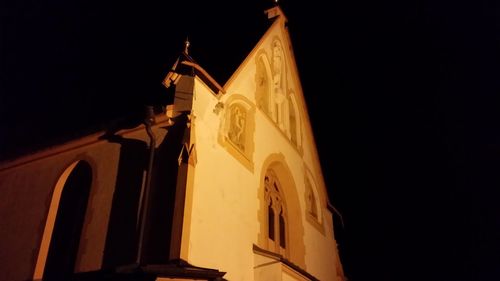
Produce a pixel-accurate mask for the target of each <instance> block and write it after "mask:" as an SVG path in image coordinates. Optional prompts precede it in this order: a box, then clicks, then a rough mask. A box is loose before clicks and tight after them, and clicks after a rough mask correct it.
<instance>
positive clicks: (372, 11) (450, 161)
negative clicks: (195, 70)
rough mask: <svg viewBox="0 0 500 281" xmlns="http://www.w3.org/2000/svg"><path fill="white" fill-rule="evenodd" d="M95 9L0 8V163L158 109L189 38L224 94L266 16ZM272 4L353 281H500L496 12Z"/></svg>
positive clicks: (207, 8)
mask: <svg viewBox="0 0 500 281" xmlns="http://www.w3.org/2000/svg"><path fill="white" fill-rule="evenodd" d="M103 2H104V1H80V0H78V1H62V0H61V1H56V0H50V1H44V2H42V1H12V3H8V4H7V3H4V4H2V5H3V7H1V8H0V15H1V26H0V28H1V30H0V51H1V56H0V83H1V84H0V117H1V118H0V129H1V130H0V156H1V157H0V158H6V157H9V156H11V155H14V154H16V153H18V152H21V151H27V150H28V149H29V148H37V147H40V146H43V145H46V144H48V143H51V142H53V141H54V140H66V139H68V138H72V137H75V136H78V135H81V134H83V133H85V132H88V131H92V130H95V129H96V128H98V127H99V126H104V125H105V122H104V123H103V122H102V121H101V120H108V121H109V120H114V119H116V118H118V117H119V116H122V115H123V114H124V113H127V112H136V111H137V110H141V107H140V106H138V105H142V104H146V103H150V102H152V101H158V100H161V99H163V98H164V97H163V96H162V93H164V92H163V91H164V90H163V88H162V86H161V84H160V82H161V79H162V78H163V76H164V75H165V73H166V71H167V69H168V68H169V67H170V66H171V64H172V63H173V62H174V61H175V59H176V56H177V55H178V54H179V52H180V51H181V49H182V42H183V41H184V39H185V37H186V36H189V38H190V41H191V43H192V45H191V46H192V47H191V54H192V56H193V57H194V58H195V59H196V60H197V61H198V62H199V63H200V64H201V65H202V66H203V67H204V68H205V69H207V70H208V72H210V73H211V74H213V76H215V78H216V79H219V80H223V79H224V78H225V77H226V76H227V75H228V74H229V73H227V70H226V69H224V68H223V66H226V65H231V66H233V67H234V69H235V68H236V67H237V65H238V64H239V63H240V62H241V61H242V60H243V58H244V57H245V56H246V55H247V54H248V52H249V51H250V50H251V48H252V47H253V46H254V44H255V43H256V42H257V40H258V39H259V37H260V36H261V35H262V34H263V31H264V29H265V27H266V19H265V16H264V14H263V10H264V9H265V8H267V7H269V6H271V3H270V2H271V1H217V2H210V1H203V2H201V3H196V2H190V1H185V2H182V3H168V2H169V1H153V2H149V3H142V2H138V1H133V2H127V1H106V2H105V3H103ZM281 3H282V4H281V5H282V7H283V9H284V10H285V12H286V13H287V16H288V19H289V28H290V33H291V37H292V40H293V43H294V50H295V56H296V59H297V62H298V66H299V71H300V75H301V78H302V82H303V88H304V95H305V97H306V101H307V103H308V106H309V113H310V117H311V120H312V122H313V129H314V133H315V137H316V142H317V144H318V149H319V152H320V157H321V162H322V164H323V172H324V176H325V179H326V182H327V185H328V188H329V191H330V197H331V201H332V203H333V204H334V205H335V206H336V207H337V208H338V209H339V211H341V213H342V215H343V218H344V223H345V228H344V229H343V230H341V229H337V230H336V231H337V233H338V234H339V237H338V240H339V243H340V245H339V248H340V251H341V257H342V259H343V263H344V266H345V270H346V274H347V276H348V277H349V278H350V279H351V280H440V281H445V280H481V281H484V280H500V239H499V237H500V215H499V214H500V207H499V206H498V205H499V204H498V203H497V202H498V198H499V196H498V195H499V192H498V191H497V190H498V189H499V188H500V173H499V171H500V133H499V120H500V118H499V117H500V116H499V115H500V114H499V107H500V98H499V93H500V91H499V90H500V89H499V81H500V79H499V77H500V68H499V65H500V56H499V50H500V46H499V45H500V44H499V39H500V37H499V34H500V33H499V32H500V30H499V28H500V17H499V15H500V14H499V13H500V10H499V9H500V7H499V5H498V4H497V3H495V2H493V1H492V2H490V3H488V2H475V3H474V4H473V5H472V4H470V3H461V2H459V1H449V2H443V1H362V0H358V1H332V2H329V3H328V7H327V6H325V5H326V4H325V3H321V2H319V1H316V2H314V1H301V2H300V3H299V1H282V2H281ZM234 69H233V70H234Z"/></svg>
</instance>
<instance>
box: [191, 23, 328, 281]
mask: <svg viewBox="0 0 500 281" xmlns="http://www.w3.org/2000/svg"><path fill="white" fill-rule="evenodd" d="M283 32H284V30H283V29H281V26H280V25H279V24H275V25H273V27H272V29H271V30H270V31H268V33H267V35H266V37H265V39H264V40H263V41H261V42H260V43H259V45H258V46H257V49H256V50H254V51H252V53H251V54H250V56H249V57H248V58H247V60H245V62H244V63H243V64H242V66H241V67H240V68H239V69H238V70H237V74H236V75H235V76H233V77H232V78H231V80H230V81H229V82H228V84H226V86H225V89H226V94H225V95H224V96H222V97H221V98H220V100H218V99H217V98H216V97H215V96H214V95H213V94H212V93H211V92H210V90H209V89H208V87H206V86H205V85H204V83H203V82H202V81H201V80H199V79H197V80H196V84H195V100H194V105H193V138H192V141H193V142H194V143H195V146H196V154H197V164H196V166H195V169H194V183H193V198H192V200H193V201H192V210H191V221H190V232H189V233H190V234H189V235H190V237H189V250H188V261H189V262H190V263H192V264H194V265H197V266H203V267H211V268H216V269H219V270H221V271H227V274H226V276H225V278H226V279H228V280H254V277H255V275H254V254H253V251H252V244H257V238H258V233H259V231H260V225H259V222H258V217H257V215H258V209H259V208H260V207H259V201H258V194H257V192H258V188H259V185H260V180H261V179H262V177H263V175H262V174H261V172H262V169H263V167H262V165H263V163H264V161H265V160H266V159H267V158H268V156H269V155H271V154H276V153H279V154H282V155H284V156H285V162H286V165H287V166H288V168H289V169H290V171H291V172H292V175H293V181H294V182H295V185H296V188H297V193H298V196H299V202H300V205H301V206H300V208H301V210H304V211H303V212H302V214H303V215H302V217H301V218H300V219H301V220H302V224H303V226H304V244H305V247H306V256H305V263H306V268H304V269H305V270H307V271H308V272H309V273H311V274H313V275H314V276H315V277H317V278H319V279H320V280H336V269H335V263H336V260H335V259H336V258H335V257H336V255H335V251H336V247H335V240H334V239H333V233H332V231H333V230H332V229H333V226H332V221H331V213H330V212H329V211H328V210H327V209H326V206H325V202H326V199H325V198H324V197H323V199H325V202H318V204H320V205H321V206H322V208H323V209H322V210H321V214H322V215H323V222H322V223H323V228H324V233H321V232H320V231H318V229H317V228H315V227H313V226H312V225H311V224H310V222H308V221H307V219H306V216H305V209H306V208H305V204H306V202H305V196H304V193H305V186H304V176H305V170H304V166H307V167H308V169H309V170H310V171H311V173H312V175H313V177H314V181H315V182H316V185H317V186H318V188H324V183H323V179H322V175H321V170H320V167H319V163H318V161H317V155H316V150H315V145H314V143H313V137H312V136H311V135H310V134H311V129H310V126H309V124H307V123H306V122H308V118H307V111H306V110H305V103H304V102H303V97H302V90H301V88H300V84H299V82H298V80H297V79H298V77H297V74H296V72H295V71H294V67H295V65H294V64H293V62H292V54H291V53H290V51H289V50H290V48H289V46H288V42H289V41H288V38H287V37H284V36H283V34H284V33H283ZM276 37H279V38H280V39H281V42H282V44H283V47H284V49H285V54H286V58H287V77H288V88H291V89H292V90H293V91H294V92H295V94H296V96H297V101H298V104H299V108H302V109H300V110H299V111H300V119H299V120H300V121H299V122H301V126H302V128H303V133H302V134H303V138H302V139H303V143H302V151H300V150H298V149H296V148H295V147H294V146H293V145H292V144H291V142H290V141H289V140H288V138H287V137H286V135H285V134H283V133H282V132H281V131H280V130H279V129H278V127H277V126H276V125H275V124H274V123H273V122H272V120H271V119H270V118H269V117H268V116H267V115H265V114H264V113H263V112H262V111H260V110H259V109H257V110H256V113H255V133H254V134H253V138H254V144H255V147H254V152H253V155H252V159H251V160H252V162H253V171H251V170H249V169H247V168H246V167H245V166H244V165H242V164H241V163H240V162H239V161H238V160H237V159H235V158H234V157H233V156H232V155H231V154H230V153H229V152H228V151H227V150H226V148H224V147H223V146H221V145H220V143H219V142H218V137H219V133H220V129H221V126H220V124H221V121H222V118H224V111H221V112H219V113H218V114H217V113H215V112H214V108H215V105H216V104H217V103H218V102H219V101H220V102H222V103H224V102H225V101H226V100H227V99H228V98H230V96H231V95H233V94H238V95H243V96H244V97H246V98H247V99H248V100H250V102H251V103H253V104H254V105H255V94H254V93H255V89H256V86H255V78H254V77H255V71H256V67H255V59H254V57H253V56H254V55H255V54H256V52H257V51H259V50H261V49H262V48H263V49H265V50H266V52H267V54H268V57H269V58H270V57H271V43H272V40H273V39H274V38H276ZM308 134H309V135H308ZM322 192H323V194H324V195H326V193H325V192H324V191H322ZM324 195H323V196H324ZM188 212H189V211H188ZM294 219H296V218H294Z"/></svg>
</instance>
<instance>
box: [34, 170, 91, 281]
mask: <svg viewBox="0 0 500 281" xmlns="http://www.w3.org/2000/svg"><path fill="white" fill-rule="evenodd" d="M91 184H92V168H91V167H90V165H89V164H88V163H87V162H85V161H78V162H75V163H73V164H71V165H70V166H69V167H68V168H66V170H65V171H64V172H63V174H62V175H61V177H60V178H59V180H58V182H57V184H56V186H55V188H54V192H53V194H52V200H51V204H50V207H49V212H48V215H47V221H46V223H45V229H44V233H43V237H42V243H41V246H40V249H39V253H38V258H37V264H36V267H35V272H34V278H33V279H37V280H40V279H42V278H41V277H42V276H43V280H68V279H69V278H70V276H71V275H72V274H73V273H74V269H75V263H76V260H77V255H78V249H79V246H80V236H81V232H82V227H83V224H84V221H85V213H86V210H87V204H88V199H89V194H90V188H91Z"/></svg>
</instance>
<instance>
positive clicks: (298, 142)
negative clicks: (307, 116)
mask: <svg viewBox="0 0 500 281" xmlns="http://www.w3.org/2000/svg"><path fill="white" fill-rule="evenodd" d="M288 110H289V115H288V118H289V134H290V135H289V138H290V141H291V142H292V143H293V144H294V145H295V146H297V147H298V148H300V147H302V127H301V124H302V121H301V118H300V114H299V108H298V106H297V101H296V99H295V93H294V92H293V91H291V92H290V93H289V94H288Z"/></svg>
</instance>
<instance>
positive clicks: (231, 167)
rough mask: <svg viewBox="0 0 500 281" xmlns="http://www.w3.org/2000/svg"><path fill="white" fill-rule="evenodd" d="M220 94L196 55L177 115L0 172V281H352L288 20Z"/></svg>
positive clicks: (275, 16)
mask: <svg viewBox="0 0 500 281" xmlns="http://www.w3.org/2000/svg"><path fill="white" fill-rule="evenodd" d="M266 14H267V17H268V18H269V21H270V25H269V28H268V30H267V31H266V32H265V33H264V34H263V36H262V37H261V39H260V40H259V42H258V43H257V45H256V46H255V47H254V48H253V50H252V51H251V52H250V53H249V54H248V56H247V57H246V59H245V60H244V61H243V62H242V63H241V64H240V66H239V67H238V68H237V69H236V71H234V73H233V75H232V76H231V77H230V78H229V80H228V81H225V83H223V84H219V82H218V81H216V80H215V79H214V78H212V76H210V74H209V73H208V72H207V71H206V70H205V69H204V68H203V67H202V66H200V65H199V64H198V63H197V62H196V60H195V59H194V58H193V57H191V55H190V53H189V42H186V47H185V49H184V51H183V52H182V53H181V54H180V55H179V58H178V60H177V61H176V62H175V64H174V65H173V66H172V67H171V69H170V70H169V71H168V73H165V75H166V76H165V79H164V81H163V85H164V86H165V92H166V94H168V95H171V96H172V97H173V98H172V100H173V102H172V103H171V104H166V105H163V106H162V107H161V108H160V109H159V110H158V107H155V106H152V107H149V108H147V110H146V114H145V117H144V118H143V119H141V120H139V121H138V122H137V124H135V125H134V126H122V127H119V126H118V127H114V128H109V129H107V130H105V131H102V132H97V133H95V134H92V135H88V136H86V137H83V138H79V139H75V140H73V141H70V142H67V143H63V144H60V145H56V146H52V147H49V148H45V149H43V150H40V151H38V152H35V153H32V154H29V155H24V156H20V157H18V158H15V159H10V160H7V161H4V162H2V163H0V189H1V191H2V194H3V198H4V200H2V203H0V217H1V220H0V280H11V281H25V280H172V281H174V280H234V281H250V280H255V281H271V280H273V281H290V280H322V281H343V280H346V278H345V277H344V274H343V270H342V264H341V262H340V259H339V254H338V250H337V242H336V240H335V236H334V227H333V214H334V208H333V207H332V206H331V204H330V203H329V200H328V198H329V197H328V194H327V188H326V186H325V182H324V179H323V175H322V170H321V166H320V162H319V156H318V153H317V150H316V146H315V141H314V137H313V132H312V128H311V125H310V120H309V117H308V113H307V108H306V103H305V100H304V96H303V92H302V88H301V84H300V80H299V76H298V70H297V65H296V63H295V59H294V54H293V48H292V45H291V40H290V37H289V34H288V30H287V24H286V23H287V18H286V17H285V15H284V13H283V11H282V10H281V9H280V7H279V6H275V7H274V8H271V9H269V10H267V11H266Z"/></svg>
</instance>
